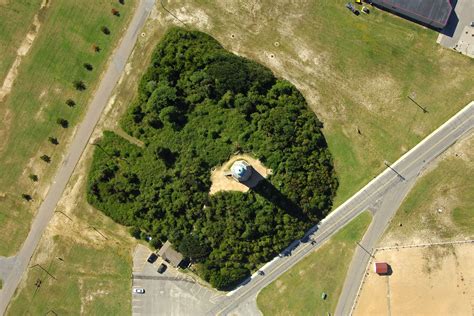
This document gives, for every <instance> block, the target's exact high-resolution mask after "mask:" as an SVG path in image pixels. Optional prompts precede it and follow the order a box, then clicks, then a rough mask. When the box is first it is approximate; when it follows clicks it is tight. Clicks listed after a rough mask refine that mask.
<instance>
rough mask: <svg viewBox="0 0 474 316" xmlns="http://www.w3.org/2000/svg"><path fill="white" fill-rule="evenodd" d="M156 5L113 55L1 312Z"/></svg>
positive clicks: (138, 17) (143, 9)
mask: <svg viewBox="0 0 474 316" xmlns="http://www.w3.org/2000/svg"><path fill="white" fill-rule="evenodd" d="M153 6H154V0H140V3H139V4H138V6H137V8H136V11H135V14H134V16H133V18H132V21H131V22H130V25H129V27H128V29H127V31H126V33H125V35H124V37H123V38H122V40H121V42H120V44H119V46H118V47H117V49H116V50H115V51H114V53H113V55H112V58H111V60H110V62H109V65H108V68H107V70H106V72H105V74H104V77H103V79H102V81H101V83H100V85H99V88H98V89H97V91H96V92H95V95H94V98H93V99H92V102H91V103H90V105H89V108H88V110H87V113H86V115H85V117H84V120H83V122H82V123H81V124H80V126H79V127H78V129H77V132H76V135H75V136H74V139H73V141H72V143H71V145H70V146H69V152H68V154H67V155H66V156H65V158H64V160H63V162H62V164H61V165H60V167H59V170H58V171H57V173H56V176H55V178H54V181H53V183H52V185H51V187H50V189H49V191H48V193H47V195H46V197H45V199H44V201H43V203H42V204H41V206H40V208H39V210H38V213H37V215H36V217H35V219H34V221H33V224H32V225H31V229H30V232H29V234H28V237H27V238H26V240H25V242H24V244H23V246H22V248H21V249H20V252H19V253H18V254H17V256H16V261H15V265H14V266H13V268H12V269H11V270H10V271H9V273H8V276H7V277H6V278H4V280H3V282H4V284H3V288H2V290H0V314H2V315H3V314H4V313H5V310H6V308H7V306H8V303H9V302H10V299H11V298H12V296H13V294H14V292H15V290H16V288H17V286H18V284H19V283H20V280H21V278H22V276H23V274H24V272H25V270H26V269H27V267H28V263H29V262H30V259H31V257H32V255H33V253H34V251H35V249H36V247H37V245H38V243H39V241H40V238H41V235H42V234H43V232H44V230H45V229H46V226H47V225H48V223H49V221H50V219H51V217H52V216H53V214H54V210H55V208H56V204H57V203H58V201H59V199H60V198H61V195H62V193H63V191H64V189H65V187H66V184H67V182H68V181H69V178H70V177H71V174H72V172H73V171H74V168H75V167H76V164H77V162H78V161H79V159H80V157H81V155H82V152H83V151H84V148H85V147H86V146H87V143H88V141H89V138H90V136H91V134H92V131H93V130H94V127H95V126H96V124H97V122H98V121H99V118H100V115H101V114H102V111H103V109H104V108H105V106H106V104H107V101H108V100H109V98H110V96H111V94H112V90H113V89H114V87H115V85H116V83H117V81H118V80H119V78H120V76H121V74H122V72H123V70H124V69H125V64H126V62H127V59H128V57H129V56H130V54H131V52H132V50H133V47H134V46H135V42H136V40H137V36H138V33H139V31H140V30H141V28H142V27H143V25H144V24H145V21H146V19H147V17H148V15H149V13H150V11H151V9H152V8H153ZM0 263H1V262H0Z"/></svg>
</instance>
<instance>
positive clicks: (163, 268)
mask: <svg viewBox="0 0 474 316" xmlns="http://www.w3.org/2000/svg"><path fill="white" fill-rule="evenodd" d="M166 268H167V266H166V264H164V263H162V264H160V266H159V267H158V270H156V271H157V272H158V273H160V274H161V273H163V272H165V271H166Z"/></svg>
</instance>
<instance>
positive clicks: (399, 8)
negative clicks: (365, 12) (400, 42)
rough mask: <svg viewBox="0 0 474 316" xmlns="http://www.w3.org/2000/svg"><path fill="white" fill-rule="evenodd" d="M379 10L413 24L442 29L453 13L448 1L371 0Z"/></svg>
mask: <svg viewBox="0 0 474 316" xmlns="http://www.w3.org/2000/svg"><path fill="white" fill-rule="evenodd" d="M370 2H371V3H372V4H374V5H376V6H377V7H379V8H382V9H384V10H387V11H389V12H392V13H394V14H397V15H400V16H402V17H404V18H407V19H409V20H412V21H414V22H417V23H420V24H423V25H426V26H429V27H432V28H436V29H442V28H444V27H445V26H446V24H448V20H449V17H450V16H451V12H452V11H453V6H452V5H451V2H450V0H371V1H370Z"/></svg>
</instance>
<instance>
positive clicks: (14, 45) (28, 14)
mask: <svg viewBox="0 0 474 316" xmlns="http://www.w3.org/2000/svg"><path fill="white" fill-rule="evenodd" d="M41 2H42V0H31V1H2V2H0V52H2V58H0V84H3V80H4V79H5V76H6V75H7V73H8V70H9V69H10V67H11V66H12V64H13V61H14V60H15V58H16V56H17V50H18V48H19V47H20V45H21V43H22V42H23V39H24V38H25V36H26V34H27V33H28V31H29V30H30V28H31V26H32V23H33V17H34V15H35V14H36V13H37V12H38V10H39V8H40V5H41Z"/></svg>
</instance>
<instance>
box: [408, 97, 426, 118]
mask: <svg viewBox="0 0 474 316" xmlns="http://www.w3.org/2000/svg"><path fill="white" fill-rule="evenodd" d="M415 95H416V94H415V92H412V93H411V95H407V98H408V99H409V100H410V101H411V102H413V103H415V104H416V106H417V107H419V108H420V109H421V110H422V111H423V113H428V110H427V109H425V108H424V107H422V106H421V105H419V104H418V102H416V101H415Z"/></svg>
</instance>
